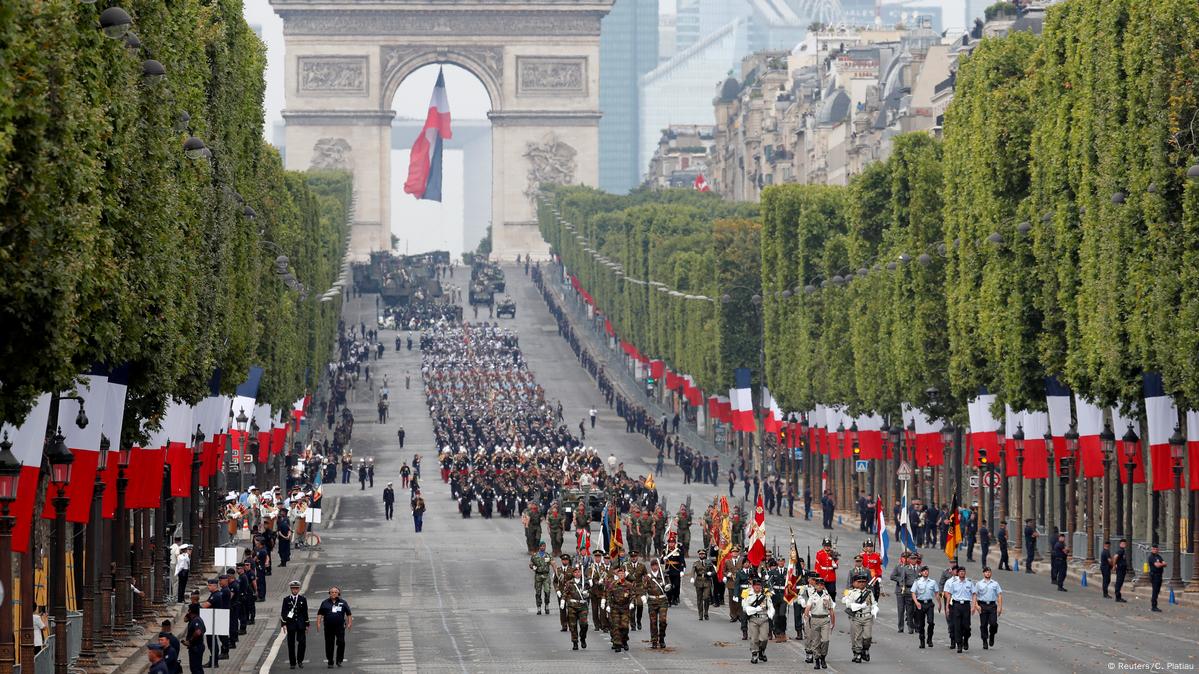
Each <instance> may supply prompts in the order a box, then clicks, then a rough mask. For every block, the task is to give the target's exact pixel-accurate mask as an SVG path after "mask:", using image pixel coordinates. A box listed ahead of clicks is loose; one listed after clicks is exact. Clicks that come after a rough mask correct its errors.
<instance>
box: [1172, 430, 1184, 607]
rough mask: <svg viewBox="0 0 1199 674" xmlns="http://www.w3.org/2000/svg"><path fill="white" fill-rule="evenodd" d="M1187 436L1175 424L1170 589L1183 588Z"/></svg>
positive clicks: (1173, 438)
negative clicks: (1184, 466) (1184, 464)
mask: <svg viewBox="0 0 1199 674" xmlns="http://www.w3.org/2000/svg"><path fill="white" fill-rule="evenodd" d="M1186 442H1187V440H1186V438H1185V437H1183V435H1182V431H1181V430H1180V429H1179V427H1178V426H1174V434H1173V435H1171V436H1170V458H1171V459H1173V466H1172V468H1173V469H1174V488H1173V489H1171V490H1170V491H1172V492H1174V532H1175V534H1176V536H1174V540H1172V541H1170V543H1171V545H1172V547H1173V548H1174V552H1173V554H1171V555H1170V569H1171V572H1170V585H1169V587H1170V589H1171V590H1181V589H1182V544H1183V541H1184V540H1186V536H1185V535H1184V532H1183V530H1182V453H1183V450H1185V449H1186Z"/></svg>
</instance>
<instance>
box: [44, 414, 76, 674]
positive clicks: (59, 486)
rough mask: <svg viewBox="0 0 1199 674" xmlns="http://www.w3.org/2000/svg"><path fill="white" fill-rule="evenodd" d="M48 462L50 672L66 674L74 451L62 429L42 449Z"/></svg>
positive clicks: (67, 663) (68, 662)
mask: <svg viewBox="0 0 1199 674" xmlns="http://www.w3.org/2000/svg"><path fill="white" fill-rule="evenodd" d="M46 461H47V462H48V463H49V464H50V485H51V486H52V487H53V488H54V489H55V490H56V492H55V495H54V500H53V504H54V548H53V552H52V553H51V554H52V555H53V556H52V558H51V560H50V563H51V565H52V568H53V569H54V580H53V581H52V582H53V583H54V598H53V602H54V607H53V608H54V642H55V643H54V674H67V668H68V666H69V665H70V660H69V657H68V656H69V655H70V654H69V653H68V651H69V650H70V649H69V648H68V646H67V504H68V503H69V502H70V501H69V499H67V485H68V484H70V483H71V464H72V463H74V461H75V455H74V454H72V453H71V450H69V449H67V445H66V442H65V438H63V435H62V430H61V429H59V431H58V432H57V433H55V434H54V437H53V438H51V439H50V446H49V447H48V448H47V449H46Z"/></svg>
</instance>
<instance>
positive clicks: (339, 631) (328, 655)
mask: <svg viewBox="0 0 1199 674" xmlns="http://www.w3.org/2000/svg"><path fill="white" fill-rule="evenodd" d="M322 624H323V626H324V628H325V659H326V660H328V661H329V668H330V669H332V668H333V665H334V664H336V665H337V666H338V667H341V663H342V661H343V660H345V655H346V632H348V631H349V630H350V628H352V627H353V626H354V616H353V614H352V613H351V612H350V605H349V604H348V603H346V600H344V599H342V598H341V590H340V589H338V588H336V587H332V588H329V598H328V599H326V600H325V601H323V602H321V606H320V608H318V609H317V610H316V631H318V632H319V631H321V627H322Z"/></svg>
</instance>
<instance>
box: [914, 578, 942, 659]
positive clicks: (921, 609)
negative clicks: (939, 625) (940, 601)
mask: <svg viewBox="0 0 1199 674" xmlns="http://www.w3.org/2000/svg"><path fill="white" fill-rule="evenodd" d="M938 593H939V588H938V586H937V581H935V580H933V579H932V578H929V577H928V567H927V566H922V567H920V577H919V578H917V579H916V582H914V583H912V604H913V610H914V614H913V616H912V622H913V623H915V625H916V631H917V632H918V633H919V634H920V647H921V648H924V647H925V643H926V642H927V644H928V647H929V648H932V646H933V627H934V626H935V625H936V621H935V620H933V613H935V612H936V610H937V594H938Z"/></svg>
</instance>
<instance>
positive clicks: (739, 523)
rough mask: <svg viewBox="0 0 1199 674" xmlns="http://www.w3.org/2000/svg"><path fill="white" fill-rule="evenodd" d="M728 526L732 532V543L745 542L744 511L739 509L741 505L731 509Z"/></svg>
mask: <svg viewBox="0 0 1199 674" xmlns="http://www.w3.org/2000/svg"><path fill="white" fill-rule="evenodd" d="M729 523H730V525H731V526H730V528H731V529H732V534H733V545H736V546H740V545H741V544H742V543H744V542H745V513H744V512H742V511H741V506H737V507H736V508H734V509H733V512H732V514H731V515H729Z"/></svg>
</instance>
